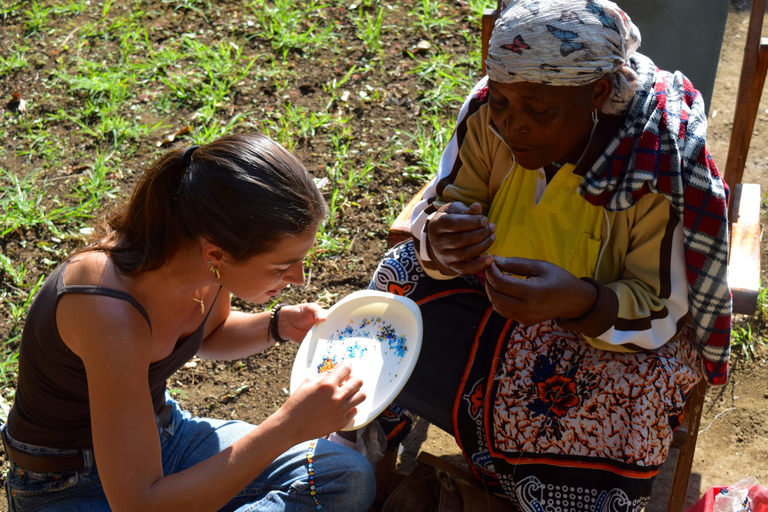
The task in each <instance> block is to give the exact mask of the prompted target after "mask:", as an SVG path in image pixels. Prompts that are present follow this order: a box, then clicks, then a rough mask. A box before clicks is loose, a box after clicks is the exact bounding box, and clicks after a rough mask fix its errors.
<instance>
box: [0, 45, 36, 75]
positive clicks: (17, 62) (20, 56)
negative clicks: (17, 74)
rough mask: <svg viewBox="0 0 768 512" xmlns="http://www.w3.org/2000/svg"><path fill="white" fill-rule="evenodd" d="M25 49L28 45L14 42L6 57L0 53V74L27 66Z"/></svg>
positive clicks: (27, 48) (27, 60)
mask: <svg viewBox="0 0 768 512" xmlns="http://www.w3.org/2000/svg"><path fill="white" fill-rule="evenodd" d="M27 50H29V46H20V45H18V44H16V43H14V44H13V45H12V49H11V50H10V51H9V52H8V54H7V55H8V56H7V57H4V56H3V55H0V76H3V75H7V74H9V73H11V72H13V71H16V70H19V69H24V68H25V67H27V66H28V65H29V59H28V58H27Z"/></svg>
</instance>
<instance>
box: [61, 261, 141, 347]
mask: <svg viewBox="0 0 768 512" xmlns="http://www.w3.org/2000/svg"><path fill="white" fill-rule="evenodd" d="M64 282H65V283H66V284H67V285H68V286H72V285H88V286H99V287H104V288H110V289H113V290H118V291H123V292H126V293H127V292H129V291H130V278H129V277H127V276H122V275H120V274H119V273H117V272H115V269H114V265H113V264H112V262H111V260H110V258H109V256H107V255H106V254H104V253H100V252H86V253H81V254H79V255H77V256H75V257H73V258H72V259H71V260H70V263H69V265H68V266H67V269H66V271H65V273H64ZM56 325H57V327H58V330H59V334H60V336H61V339H62V340H63V341H64V343H65V344H66V345H67V346H68V347H69V348H70V349H71V350H72V351H73V352H75V353H76V354H77V355H78V356H80V357H81V358H83V359H85V357H84V356H86V355H87V354H88V353H89V352H92V349H98V350H100V349H107V348H109V347H110V346H112V345H114V346H116V347H121V349H125V348H128V347H129V346H130V347H135V348H139V347H141V346H142V345H145V346H146V347H149V345H150V341H151V331H150V328H149V325H148V324H147V321H146V319H145V318H144V316H143V315H142V314H141V313H140V312H139V310H138V309H136V307H135V306H134V305H133V304H131V303H130V302H128V301H126V300H122V299H119V298H115V297H112V296H108V295H102V294H90V293H89V294H85V293H83V294H81V293H73V294H66V295H64V296H63V297H62V298H61V300H60V301H59V304H58V307H57V308H56ZM142 340H144V341H142ZM113 342H114V343H113Z"/></svg>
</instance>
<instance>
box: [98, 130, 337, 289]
mask: <svg viewBox="0 0 768 512" xmlns="http://www.w3.org/2000/svg"><path fill="white" fill-rule="evenodd" d="M182 155H184V156H185V157H184V158H183V159H182ZM324 215H325V203H324V201H323V197H322V195H321V194H320V191H319V190H318V189H317V187H316V186H315V183H314V182H313V181H312V177H311V176H310V175H309V174H308V173H307V171H306V169H305V168H304V166H303V165H302V164H301V163H300V162H299V161H298V160H297V159H296V158H295V157H294V156H293V155H291V154H290V153H289V152H288V151H286V150H285V149H284V148H283V147H282V146H280V145H279V144H278V143H276V142H275V141H273V140H272V139H270V138H268V137H265V136H264V135H260V134H239V135H228V136H225V137H222V138H220V139H218V140H216V141H214V142H211V143H210V144H206V145H205V146H201V147H199V148H197V149H192V148H190V151H188V152H187V153H186V155H185V152H184V150H183V149H177V150H173V151H169V152H168V153H166V154H164V155H163V156H162V157H160V158H159V159H158V160H157V161H156V162H155V163H154V164H153V165H152V166H151V167H150V168H149V169H148V170H147V171H146V172H145V173H144V175H143V176H142V177H141V178H140V180H139V182H138V183H137V184H136V188H135V189H134V192H133V195H132V196H131V199H130V200H129V202H128V203H127V204H126V205H125V206H123V207H122V208H120V209H118V210H117V211H115V212H114V213H113V214H112V215H110V216H109V218H108V220H107V234H106V236H104V237H103V238H102V239H101V240H100V241H99V242H98V243H97V244H96V245H94V246H92V247H91V248H90V250H100V251H104V252H106V253H107V254H109V255H110V257H111V258H112V260H113V261H114V263H115V265H116V267H117V268H118V270H119V271H120V272H122V273H124V274H128V275H130V274H137V273H139V272H143V271H146V270H154V269H157V268H160V267H162V266H163V265H164V264H165V263H166V262H167V261H168V260H169V259H170V258H171V257H172V256H173V255H174V254H175V253H176V251H178V250H179V249H180V248H181V247H182V246H183V245H184V244H185V243H189V242H191V241H194V240H197V239H198V238H199V237H204V238H206V239H208V240H210V241H211V242H213V243H214V244H216V245H217V246H219V247H220V248H221V249H223V250H224V251H226V252H227V253H228V254H229V256H230V257H231V258H232V259H234V261H235V262H239V261H244V260H246V259H248V258H250V257H252V256H256V255H258V254H263V253H265V252H267V251H269V250H270V249H271V248H272V247H274V245H275V244H276V243H277V242H278V241H279V240H280V239H282V238H283V237H285V236H295V235H301V234H303V233H305V232H307V231H308V230H309V229H311V228H313V227H315V226H317V225H318V224H319V222H320V221H321V220H322V218H323V217H324Z"/></svg>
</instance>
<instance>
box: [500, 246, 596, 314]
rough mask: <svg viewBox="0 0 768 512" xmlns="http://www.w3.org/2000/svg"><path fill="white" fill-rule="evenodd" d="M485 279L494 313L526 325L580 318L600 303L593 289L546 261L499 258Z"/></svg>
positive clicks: (588, 284)
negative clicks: (560, 318) (597, 301)
mask: <svg viewBox="0 0 768 512" xmlns="http://www.w3.org/2000/svg"><path fill="white" fill-rule="evenodd" d="M510 274H514V275H510ZM516 276H521V277H516ZM485 277H486V284H485V289H486V292H487V293H488V298H489V299H490V300H491V303H492V304H493V309H494V311H496V312H497V313H499V314H500V315H502V316H504V317H505V318H510V319H512V320H516V321H518V322H520V323H521V324H523V325H534V324H537V323H539V322H543V321H545V320H552V319H555V318H559V317H563V318H579V317H581V316H583V315H584V314H586V313H587V312H588V311H589V310H590V309H591V308H592V306H593V305H594V303H595V300H596V299H597V291H596V290H595V287H594V286H592V285H591V284H590V283H587V282H585V281H582V280H581V279H579V278H577V277H576V276H574V275H573V274H571V273H570V272H568V271H567V270H565V269H563V268H561V267H559V266H557V265H555V264H554V263H549V262H547V261H541V260H530V259H526V258H501V257H496V258H495V262H494V263H493V264H492V265H491V266H490V267H488V269H487V270H486V272H485Z"/></svg>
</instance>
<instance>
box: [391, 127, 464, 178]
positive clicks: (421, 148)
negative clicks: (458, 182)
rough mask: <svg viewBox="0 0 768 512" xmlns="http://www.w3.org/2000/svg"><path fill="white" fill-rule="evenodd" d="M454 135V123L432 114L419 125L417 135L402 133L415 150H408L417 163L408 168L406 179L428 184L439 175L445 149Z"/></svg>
mask: <svg viewBox="0 0 768 512" xmlns="http://www.w3.org/2000/svg"><path fill="white" fill-rule="evenodd" d="M452 134H453V123H452V122H451V121H450V120H449V119H446V118H444V117H442V116H439V115H436V114H430V115H427V116H424V121H423V122H422V123H420V124H419V125H418V130H417V131H416V133H401V135H404V136H405V137H407V138H408V140H409V142H410V143H411V144H414V145H415V146H416V147H415V149H410V148H408V149H406V150H405V152H406V153H408V154H410V155H411V156H412V158H413V159H414V160H415V161H416V163H415V164H411V165H409V166H407V167H406V169H405V172H404V173H403V175H404V177H406V178H411V179H415V180H417V181H419V182H427V181H429V180H431V179H432V178H433V177H434V176H435V175H436V174H437V168H438V166H439V164H440V157H441V156H442V154H443V149H445V146H446V145H447V144H448V141H449V140H450V138H451V135H452Z"/></svg>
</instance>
